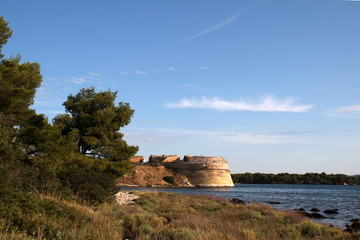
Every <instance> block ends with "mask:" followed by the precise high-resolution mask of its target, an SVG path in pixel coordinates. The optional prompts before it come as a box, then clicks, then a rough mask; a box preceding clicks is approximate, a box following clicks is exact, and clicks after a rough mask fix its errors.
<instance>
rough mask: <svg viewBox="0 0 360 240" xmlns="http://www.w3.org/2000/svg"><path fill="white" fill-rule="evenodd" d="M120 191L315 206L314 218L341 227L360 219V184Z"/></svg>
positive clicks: (286, 206) (287, 206) (291, 206)
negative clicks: (329, 211)
mask: <svg viewBox="0 0 360 240" xmlns="http://www.w3.org/2000/svg"><path fill="white" fill-rule="evenodd" d="M122 190H138V191H166V192H178V193H182V194H205V195H215V196H220V197H224V198H238V199H241V200H244V201H246V202H248V203H251V202H261V203H269V202H279V203H280V204H274V205H272V206H273V207H275V208H277V209H287V210H293V209H295V208H304V209H305V210H306V211H307V212H310V209H311V208H318V209H319V210H320V211H321V212H319V213H321V214H322V215H324V216H326V217H327V218H326V219H324V220H315V221H319V222H322V223H326V224H332V225H335V226H338V227H340V228H344V227H345V224H346V223H349V221H350V220H351V219H354V218H360V186H334V185H288V184H236V186H235V187H233V188H124V189H122ZM335 208H337V209H339V214H331V215H330V214H325V213H323V211H325V210H327V209H335Z"/></svg>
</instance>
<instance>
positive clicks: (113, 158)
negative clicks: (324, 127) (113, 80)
mask: <svg viewBox="0 0 360 240" xmlns="http://www.w3.org/2000/svg"><path fill="white" fill-rule="evenodd" d="M11 34H12V31H11V29H10V28H9V26H8V23H7V22H6V21H5V20H4V19H3V18H2V17H0V59H1V62H0V176H1V177H0V238H1V239H314V238H318V239H321V238H322V239H358V238H359V237H360V235H359V233H348V232H344V231H342V230H340V229H337V228H333V227H329V226H325V225H320V224H317V223H314V222H311V221H309V220H306V219H305V218H304V217H303V216H301V215H298V214H297V213H293V212H283V211H276V210H274V209H272V208H271V207H270V206H268V205H262V204H250V205H248V206H245V205H242V204H235V203H232V202H230V201H229V200H226V199H221V198H215V197H209V196H188V195H180V194H169V193H139V192H134V194H137V195H138V196H139V198H138V199H137V200H135V203H134V204H133V205H126V206H120V205H119V204H117V203H116V201H115V200H114V193H116V192H117V191H118V190H119V189H118V188H117V186H116V185H115V180H116V179H118V178H119V177H121V176H123V175H124V174H126V173H128V172H130V171H131V170H132V168H133V167H132V165H131V164H130V161H129V159H130V158H131V157H132V156H133V155H134V154H135V153H136V152H137V150H138V148H137V147H136V146H128V145H127V143H126V142H125V141H124V140H123V139H122V137H123V135H122V134H121V133H120V132H119V130H120V128H121V127H124V126H125V125H127V124H129V123H130V120H131V117H132V115H133V113H134V110H132V109H131V108H130V106H129V104H127V103H122V102H120V103H119V104H118V106H116V105H115V104H114V101H115V98H116V95H117V93H116V92H111V91H110V90H109V91H100V92H96V91H95V88H88V89H81V90H80V92H79V93H78V94H76V95H69V97H68V99H67V101H65V103H64V104H63V105H64V106H65V109H66V112H67V113H66V114H62V115H58V116H56V117H55V119H54V120H53V121H52V123H50V122H49V121H48V119H47V118H46V117H45V116H44V115H43V114H38V113H36V112H35V110H33V109H31V108H30V106H31V105H32V103H33V102H34V96H35V93H36V89H37V88H38V87H39V86H40V85H41V82H42V77H41V74H40V65H39V64H38V63H29V62H25V63H22V62H21V58H20V56H18V57H11V58H9V59H3V55H1V48H2V46H3V45H4V44H5V43H6V42H7V40H8V38H9V37H10V36H11ZM165 180H166V181H167V182H170V183H171V182H172V180H173V179H171V178H165Z"/></svg>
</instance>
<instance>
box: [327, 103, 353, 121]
mask: <svg viewBox="0 0 360 240" xmlns="http://www.w3.org/2000/svg"><path fill="white" fill-rule="evenodd" d="M325 115H326V116H328V117H343V118H360V105H352V106H345V107H339V108H335V109H333V110H331V111H329V112H327V113H325Z"/></svg>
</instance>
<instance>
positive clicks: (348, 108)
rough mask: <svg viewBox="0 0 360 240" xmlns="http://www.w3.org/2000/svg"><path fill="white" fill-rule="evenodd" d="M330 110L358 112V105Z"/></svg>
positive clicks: (359, 108)
mask: <svg viewBox="0 0 360 240" xmlns="http://www.w3.org/2000/svg"><path fill="white" fill-rule="evenodd" d="M359 1H360V0H359ZM332 112H336V113H346V112H359V113H360V105H354V106H348V107H340V108H336V109H334V110H332Z"/></svg>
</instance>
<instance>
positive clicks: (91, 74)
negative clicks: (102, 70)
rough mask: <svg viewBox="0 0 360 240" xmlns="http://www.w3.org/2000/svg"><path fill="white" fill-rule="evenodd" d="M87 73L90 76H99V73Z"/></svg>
mask: <svg viewBox="0 0 360 240" xmlns="http://www.w3.org/2000/svg"><path fill="white" fill-rule="evenodd" d="M89 75H90V76H94V77H100V74H99V73H93V72H90V73H89Z"/></svg>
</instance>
